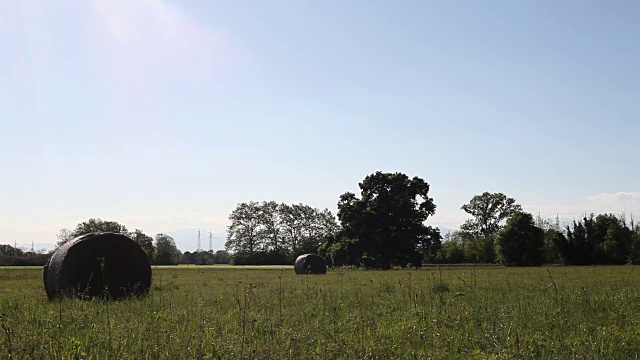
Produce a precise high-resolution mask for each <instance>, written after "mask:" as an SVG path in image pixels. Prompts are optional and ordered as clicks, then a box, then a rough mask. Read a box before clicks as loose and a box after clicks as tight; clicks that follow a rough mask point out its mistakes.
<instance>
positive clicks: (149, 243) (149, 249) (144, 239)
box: [130, 229, 156, 264]
mask: <svg viewBox="0 0 640 360" xmlns="http://www.w3.org/2000/svg"><path fill="white" fill-rule="evenodd" d="M130 237H131V238H132V239H133V241H135V242H137V243H138V245H140V247H141V248H142V250H144V252H145V253H146V254H147V258H148V259H149V263H151V264H153V261H154V260H153V258H154V255H155V252H156V247H155V246H154V245H153V238H152V237H151V236H148V235H147V234H145V233H144V232H143V231H142V230H140V229H136V230H135V231H134V232H133V233H132V234H130Z"/></svg>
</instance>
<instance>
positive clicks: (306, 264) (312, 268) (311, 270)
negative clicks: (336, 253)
mask: <svg viewBox="0 0 640 360" xmlns="http://www.w3.org/2000/svg"><path fill="white" fill-rule="evenodd" d="M293 268H294V269H295V271H296V274H298V275H301V274H326V273H327V264H325V262H324V259H323V258H322V256H320V255H318V254H304V255H300V256H298V258H297V259H296V262H295V263H294V264H293Z"/></svg>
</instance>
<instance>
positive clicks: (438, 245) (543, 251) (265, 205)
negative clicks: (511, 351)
mask: <svg viewBox="0 0 640 360" xmlns="http://www.w3.org/2000/svg"><path fill="white" fill-rule="evenodd" d="M358 185H359V188H360V194H359V195H356V194H354V193H351V192H346V193H344V194H342V195H341V196H340V197H339V200H338V213H337V218H336V216H334V215H333V214H332V213H331V212H330V211H329V210H328V209H324V210H320V209H317V208H313V207H311V206H308V205H305V204H291V205H289V204H284V203H277V202H275V201H263V202H254V201H251V202H244V203H239V204H238V205H237V206H236V208H235V209H234V210H233V211H232V212H231V213H230V215H229V221H230V225H229V226H228V228H227V240H226V243H225V250H219V251H216V252H213V251H209V252H206V251H197V252H193V253H191V252H185V253H181V252H180V250H178V248H177V247H176V244H175V241H174V240H173V238H171V237H170V236H168V235H166V234H156V235H155V237H151V236H148V235H146V234H145V233H144V232H143V231H142V230H140V229H136V230H134V231H128V230H127V228H126V227H125V226H124V225H122V224H119V223H117V222H114V221H104V220H101V219H89V220H88V221H85V222H82V223H80V224H78V225H77V226H76V228H75V229H73V230H68V229H62V230H60V234H59V235H58V244H57V246H61V245H62V244H64V243H65V242H67V241H69V240H70V239H73V238H75V237H77V236H80V235H83V234H87V233H91V232H115V233H122V234H125V235H127V236H129V237H131V238H132V239H133V240H134V241H136V242H137V243H138V244H140V246H141V247H142V249H143V250H144V251H145V252H146V254H147V256H148V258H149V261H150V262H151V263H152V264H178V263H191V264H213V263H233V264H237V265H241V264H292V263H293V261H294V260H295V258H296V257H297V256H298V255H300V254H304V253H312V252H317V253H319V254H320V255H322V256H323V257H324V258H325V260H326V261H327V263H328V265H330V266H355V267H364V268H371V269H389V268H392V267H420V266H422V264H425V263H499V264H503V265H507V266H539V265H541V264H547V263H549V264H550V263H554V264H565V265H590V264H638V263H640V224H638V223H636V222H635V220H634V219H633V217H631V218H630V219H627V217H626V216H624V215H613V214H598V215H596V214H590V215H585V216H583V217H582V218H581V219H578V220H573V221H572V222H571V223H570V224H568V225H564V226H560V221H559V219H558V218H556V219H555V221H554V220H550V219H542V218H541V217H540V216H537V217H534V216H533V215H532V214H529V213H527V212H524V211H523V209H522V206H521V205H520V204H518V203H517V202H516V200H515V199H513V198H510V197H508V196H506V195H505V194H502V193H489V192H484V193H482V194H480V195H475V196H473V197H472V198H471V200H470V201H469V203H467V204H463V205H462V206H461V209H462V210H463V211H465V212H466V213H467V214H468V215H469V216H470V217H469V218H468V219H467V220H466V221H465V222H464V223H463V224H462V225H461V226H460V228H459V229H458V230H456V231H453V232H450V233H447V234H445V235H444V237H442V236H441V234H440V231H439V229H437V228H435V227H432V226H429V225H427V221H428V220H429V218H430V217H431V216H433V215H434V214H435V212H436V205H435V203H434V200H433V199H432V198H431V197H429V189H430V187H429V184H428V183H427V182H426V181H424V180H423V179H421V178H419V177H413V178H409V177H408V176H407V175H405V174H403V173H383V172H376V173H373V174H371V175H368V176H367V177H365V179H364V180H363V181H362V182H361V183H359V184H358ZM10 248H11V247H10V246H9V245H4V247H2V248H0V261H2V259H5V260H6V259H7V258H8V256H10V255H8V254H9V252H11V251H13V254H14V257H15V254H16V251H15V249H10ZM11 261H13V262H15V259H14V258H12V259H11Z"/></svg>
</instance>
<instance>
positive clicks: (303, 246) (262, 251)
mask: <svg viewBox="0 0 640 360" xmlns="http://www.w3.org/2000/svg"><path fill="white" fill-rule="evenodd" d="M229 220H230V221H231V224H230V225H229V227H228V228H227V241H226V243H225V248H226V249H227V250H228V251H230V252H233V253H234V254H233V260H234V263H235V264H291V263H293V261H294V260H295V258H296V257H297V256H298V255H300V254H303V253H307V252H316V251H317V249H318V246H320V244H321V243H322V242H323V241H324V240H325V238H326V237H327V236H329V235H331V234H333V233H335V232H336V231H337V229H338V224H337V222H336V219H335V216H334V215H333V214H332V213H331V212H330V211H329V210H327V209H325V210H319V209H316V208H312V207H310V206H308V205H304V204H293V205H287V204H279V203H276V202H275V201H263V202H262V203H258V202H253V201H252V202H247V203H239V204H238V205H237V206H236V208H235V209H234V210H233V211H232V212H231V214H230V215H229Z"/></svg>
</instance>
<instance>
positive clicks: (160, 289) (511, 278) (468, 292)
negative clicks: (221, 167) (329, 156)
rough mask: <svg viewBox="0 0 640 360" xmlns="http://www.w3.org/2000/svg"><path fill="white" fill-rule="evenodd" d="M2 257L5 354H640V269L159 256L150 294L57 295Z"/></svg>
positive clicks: (35, 271) (33, 272)
mask: <svg viewBox="0 0 640 360" xmlns="http://www.w3.org/2000/svg"><path fill="white" fill-rule="evenodd" d="M41 275H42V273H41V269H40V268H18V269H14V268H0V315H1V318H0V327H1V328H0V336H1V338H0V358H3V359H7V358H14V359H31V358H32V359H215V358H221V359H269V358H275V359H294V358H296V359H345V358H349V359H393V358H395V359H428V358H431V359H635V358H637V357H638V354H639V353H640V327H639V323H640V287H639V286H638V285H639V284H640V269H638V268H637V267H633V266H619V267H551V268H548V269H547V268H502V267H471V266H468V267H465V266H461V267H441V268H426V269H421V270H411V271H410V270H392V271H384V272H381V271H357V270H331V271H329V273H328V274H327V275H326V276H297V275H295V274H294V272H293V269H292V268H291V267H286V268H283V269H282V270H281V267H267V268H261V269H259V271H258V269H256V268H249V267H247V268H245V269H241V268H230V267H218V266H214V267H195V266H190V267H166V268H156V269H154V273H153V277H154V278H153V281H154V283H153V286H152V288H151V291H150V294H149V296H147V297H145V298H142V299H127V300H123V301H118V302H106V301H101V300H93V301H81V300H76V299H65V300H57V301H54V302H49V301H48V300H47V298H46V295H45V292H44V290H43V285H42V276H41Z"/></svg>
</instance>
